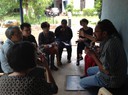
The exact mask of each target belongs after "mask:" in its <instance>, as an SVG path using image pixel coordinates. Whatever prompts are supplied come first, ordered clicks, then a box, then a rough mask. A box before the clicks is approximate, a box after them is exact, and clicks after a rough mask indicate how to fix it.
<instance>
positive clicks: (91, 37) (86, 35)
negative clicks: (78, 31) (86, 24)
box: [84, 34, 96, 42]
mask: <svg viewBox="0 0 128 95" xmlns="http://www.w3.org/2000/svg"><path fill="white" fill-rule="evenodd" d="M84 36H85V37H86V38H88V39H90V40H91V41H94V42H96V39H95V37H93V36H92V35H88V34H84Z"/></svg>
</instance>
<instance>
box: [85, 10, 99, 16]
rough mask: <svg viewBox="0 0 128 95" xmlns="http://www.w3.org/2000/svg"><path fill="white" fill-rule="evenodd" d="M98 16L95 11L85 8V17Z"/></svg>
mask: <svg viewBox="0 0 128 95" xmlns="http://www.w3.org/2000/svg"><path fill="white" fill-rule="evenodd" d="M96 14H97V12H96V10H95V9H85V8H84V9H83V15H84V16H94V15H96Z"/></svg>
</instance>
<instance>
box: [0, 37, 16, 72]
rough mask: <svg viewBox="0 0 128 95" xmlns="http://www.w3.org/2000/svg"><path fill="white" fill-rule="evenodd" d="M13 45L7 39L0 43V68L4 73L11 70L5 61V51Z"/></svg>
mask: <svg viewBox="0 0 128 95" xmlns="http://www.w3.org/2000/svg"><path fill="white" fill-rule="evenodd" d="M13 45H14V43H13V42H12V41H11V40H10V39H7V40H6V41H5V43H4V44H3V45H2V47H1V49H0V62H1V68H2V70H3V72H4V73H11V72H13V70H12V68H11V67H10V66H9V64H8V62H7V56H6V55H7V52H8V50H9V49H10V48H11V47H12V46H13Z"/></svg>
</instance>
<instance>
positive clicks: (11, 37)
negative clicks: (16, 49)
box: [0, 26, 22, 73]
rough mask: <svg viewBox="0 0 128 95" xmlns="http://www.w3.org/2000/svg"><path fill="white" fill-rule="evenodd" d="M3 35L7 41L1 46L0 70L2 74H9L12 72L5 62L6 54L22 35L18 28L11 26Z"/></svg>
mask: <svg viewBox="0 0 128 95" xmlns="http://www.w3.org/2000/svg"><path fill="white" fill-rule="evenodd" d="M5 35H6V37H7V40H6V41H5V43H4V44H3V45H2V47H1V50H0V61H1V68H2V70H3V72H4V73H11V72H13V70H12V68H11V67H10V66H9V64H8V62H7V57H6V56H7V52H8V50H9V49H10V48H11V47H12V46H13V45H14V44H15V43H17V42H19V41H21V40H22V33H21V31H20V28H19V27H18V26H11V27H9V28H8V29H7V30H6V31H5Z"/></svg>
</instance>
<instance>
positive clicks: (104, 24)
mask: <svg viewBox="0 0 128 95" xmlns="http://www.w3.org/2000/svg"><path fill="white" fill-rule="evenodd" d="M97 25H98V26H99V27H100V29H101V31H103V32H107V34H108V35H109V36H111V35H113V34H114V35H115V36H117V37H119V38H120V40H122V39H121V36H120V35H119V33H118V31H117V29H116V28H115V26H114V25H113V23H112V22H111V21H110V20H108V19H104V20H102V21H99V22H98V23H97Z"/></svg>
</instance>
